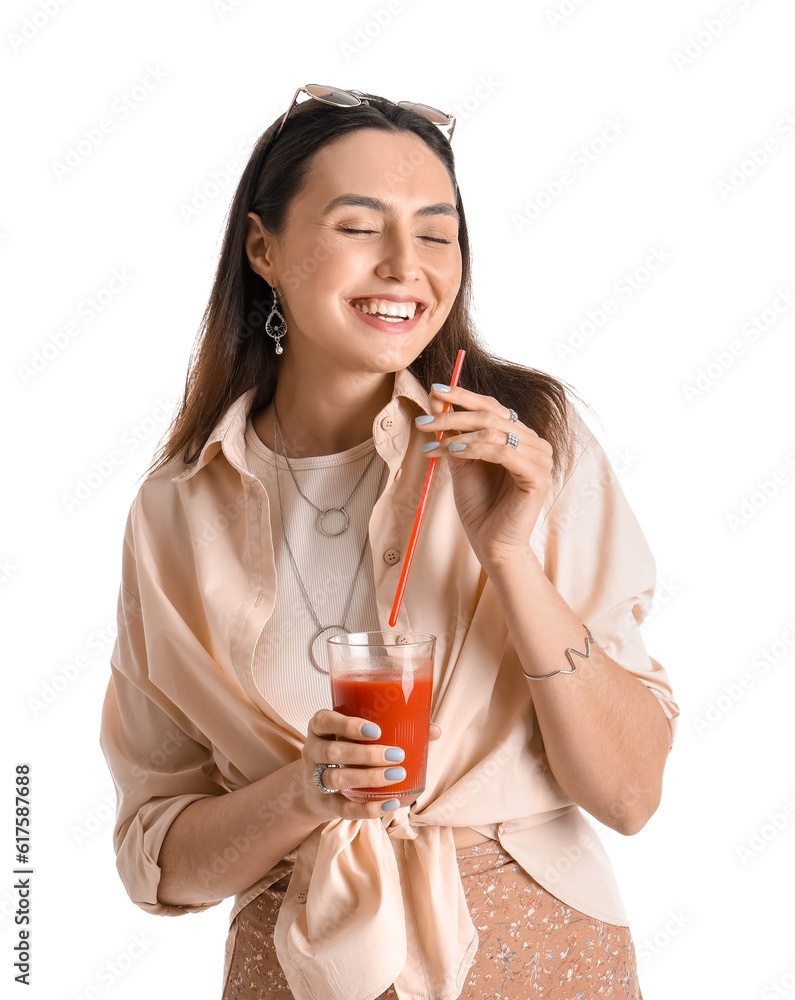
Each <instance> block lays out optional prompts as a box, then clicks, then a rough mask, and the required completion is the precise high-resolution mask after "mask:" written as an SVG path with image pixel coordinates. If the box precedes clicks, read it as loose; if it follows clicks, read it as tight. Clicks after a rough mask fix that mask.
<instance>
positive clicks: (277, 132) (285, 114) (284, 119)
mask: <svg viewBox="0 0 795 1000" xmlns="http://www.w3.org/2000/svg"><path fill="white" fill-rule="evenodd" d="M303 90H304V88H303V87H299V88H298V90H296V92H295V93H294V94H293V99H292V101H290V107H289V108H288V109H287V110H286V111H285V112H284V117H283V118H282V120H281V124H280V125H279V128H278V129H277V131H276V135H275V136H274V137H273V141H274V142H276V140H277V139H278V138H279V133H280V132H281V130H282V129H283V128H284V123H285V122H286V121H287V116H288V115H289V114H290V112H291V111H292V110H293V108H294V107H295V102H296V101H297V100H298V95H299V94H300V93H302V92H303Z"/></svg>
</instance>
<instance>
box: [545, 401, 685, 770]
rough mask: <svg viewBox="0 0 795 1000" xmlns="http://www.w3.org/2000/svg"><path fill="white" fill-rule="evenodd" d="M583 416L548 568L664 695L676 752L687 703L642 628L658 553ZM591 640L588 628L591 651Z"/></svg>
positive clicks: (552, 510) (549, 531)
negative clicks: (676, 693)
mask: <svg viewBox="0 0 795 1000" xmlns="http://www.w3.org/2000/svg"><path fill="white" fill-rule="evenodd" d="M575 421H576V423H577V425H578V428H579V440H580V442H582V441H585V445H584V447H583V446H581V447H580V448H579V449H578V452H577V454H576V455H575V456H574V458H573V461H572V464H571V465H570V467H569V469H568V470H567V474H566V477H565V479H564V482H563V485H562V487H561V489H560V490H559V492H558V493H557V495H556V496H555V497H554V499H553V500H552V503H551V505H550V506H549V508H548V509H547V513H546V516H545V518H544V521H543V524H542V532H543V534H542V545H543V553H542V555H543V566H544V572H545V573H546V575H547V576H548V577H549V579H550V580H551V581H552V582H553V583H554V584H555V587H556V589H557V590H558V592H559V593H560V594H561V596H562V597H563V598H564V600H565V601H566V603H567V604H568V605H569V607H570V608H571V609H572V610H573V611H575V612H577V614H579V615H580V619H581V621H582V623H583V625H585V626H587V627H588V628H589V629H590V631H591V634H592V635H593V637H594V639H595V640H596V642H598V643H599V645H600V646H601V647H602V648H603V649H604V651H605V652H606V653H607V655H608V656H610V657H611V658H612V659H613V660H615V661H616V662H617V663H619V664H620V665H621V666H622V667H624V668H625V669H626V670H628V671H629V673H631V674H632V675H633V676H634V677H637V678H638V679H639V680H640V681H642V682H643V684H645V685H646V687H648V688H649V690H650V691H651V692H652V693H653V694H654V695H655V696H656V698H657V700H658V701H659V703H660V707H661V709H662V711H663V713H664V714H665V717H666V719H667V720H668V727H669V730H670V743H669V752H670V749H671V748H672V747H673V740H674V736H675V733H676V727H677V717H678V715H679V706H678V705H677V704H676V702H675V701H674V698H673V691H672V689H671V684H670V681H669V678H668V674H667V672H666V670H665V669H664V668H663V666H662V665H661V664H660V663H659V662H658V661H657V660H655V659H653V658H652V657H650V656H649V654H648V652H647V651H646V647H645V645H644V642H643V638H642V636H641V633H640V627H639V626H640V625H641V624H642V622H643V621H644V619H645V618H646V617H647V615H648V613H649V610H650V608H651V604H652V600H653V598H654V591H655V587H656V564H655V560H654V556H653V555H652V552H651V550H650V548H649V545H648V542H647V541H646V538H645V537H644V535H643V532H642V530H641V528H640V525H639V523H638V520H637V518H636V517H635V515H634V513H633V511H632V509H631V507H630V506H629V503H628V501H627V498H626V497H625V495H624V493H623V491H622V489H621V487H620V485H619V483H618V479H617V477H616V474H615V472H614V470H613V467H612V466H611V464H610V461H609V459H608V457H607V455H606V454H605V451H604V449H603V448H602V446H601V444H600V443H599V441H598V440H597V438H596V437H595V436H594V435H593V434H591V432H590V430H588V428H587V427H586V425H585V423H584V421H583V420H582V418H581V417H579V415H577V416H576V418H575ZM537 554H538V553H537ZM584 640H585V632H584V631H583V644H582V651H583V652H585V649H586V643H585V641H584Z"/></svg>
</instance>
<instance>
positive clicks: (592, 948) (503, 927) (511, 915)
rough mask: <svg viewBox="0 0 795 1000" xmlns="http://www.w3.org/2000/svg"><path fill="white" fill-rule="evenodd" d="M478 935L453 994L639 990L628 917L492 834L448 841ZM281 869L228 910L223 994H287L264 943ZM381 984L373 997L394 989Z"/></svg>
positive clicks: (268, 939) (231, 997)
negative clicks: (576, 904)
mask: <svg viewBox="0 0 795 1000" xmlns="http://www.w3.org/2000/svg"><path fill="white" fill-rule="evenodd" d="M456 859H457V861H458V867H459V870H460V872H461V879H462V881H463V884H464V890H465V893H466V899H467V903H468V905H469V912H470V913H471V915H472V921H473V923H474V924H475V927H476V928H477V932H478V935H479V937H480V944H479V946H478V950H477V953H476V955H475V959H474V961H473V963H472V966H471V968H470V970H469V975H468V977H467V980H466V982H465V984H464V989H463V991H462V993H461V1000H531V998H532V997H538V998H539V1000H541V998H543V1000H592V998H593V997H597V996H598V997H609V998H610V1000H643V994H642V993H641V991H640V986H639V984H638V973H637V966H636V962H635V947H634V944H633V942H632V937H631V935H630V930H629V928H628V927H622V926H619V925H617V924H606V923H604V921H602V920H597V919H596V918H595V917H591V916H589V915H588V914H586V913H581V912H580V911H579V910H575V909H572V907H570V906H566V905H565V903H562V902H561V901H560V900H559V899H558V898H557V897H556V896H553V895H552V893H550V892H548V891H547V890H546V889H544V888H543V886H541V885H539V884H538V882H536V881H535V879H533V878H531V877H530V876H529V875H528V874H527V873H526V872H525V870H524V869H523V868H521V867H520V866H519V865H518V864H517V863H516V862H515V861H514V859H513V858H512V857H511V856H510V854H507V853H506V852H505V851H504V850H503V849H502V847H500V845H499V844H498V843H497V842H496V841H493V840H488V841H486V842H485V843H483V844H476V845H475V846H474V847H464V848H461V849H460V850H458V851H456ZM288 882H289V878H285V879H280V880H279V881H278V882H275V883H274V884H273V885H272V886H271V887H270V888H269V889H266V890H265V891H264V892H262V893H260V895H259V896H257V897H256V899H253V900H252V901H251V902H250V903H249V904H248V906H246V907H244V908H243V909H242V910H241V911H240V913H238V915H237V916H236V917H235V920H234V922H233V924H232V926H231V927H230V929H229V937H228V938H227V942H226V956H225V968H224V984H225V985H224V991H223V997H222V1000H243V998H244V1000H266V998H268V1000H270V998H281V1000H289V998H291V997H292V996H293V994H292V992H291V991H290V987H289V986H288V985H287V980H286V979H285V978H284V973H283V972H282V969H281V966H280V965H279V961H278V959H277V958H276V951H275V948H274V945H273V928H274V926H275V924H276V918H277V917H278V915H279V907H280V906H281V902H282V899H283V898H284V892H285V890H286V888H287V885H288ZM396 996H397V994H396V993H395V991H394V989H392V987H390V988H389V989H388V990H387V991H386V992H385V993H382V994H381V996H380V997H378V998H377V1000H385V998H387V997H390V998H392V997H396Z"/></svg>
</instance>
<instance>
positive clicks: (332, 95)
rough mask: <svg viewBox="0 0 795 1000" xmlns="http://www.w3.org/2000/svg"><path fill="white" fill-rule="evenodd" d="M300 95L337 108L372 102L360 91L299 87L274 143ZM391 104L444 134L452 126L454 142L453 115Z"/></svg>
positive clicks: (408, 104)
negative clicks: (422, 119)
mask: <svg viewBox="0 0 795 1000" xmlns="http://www.w3.org/2000/svg"><path fill="white" fill-rule="evenodd" d="M299 94H308V95H309V97H312V98H314V99H315V100H316V101H320V102H321V103H323V104H332V105H333V106H334V107H335V108H355V107H358V105H360V104H367V105H368V106H369V104H370V100H371V99H372V98H371V99H370V100H368V99H367V98H365V97H364V95H363V94H362V93H361V91H359V90H340V89H339V88H338V87H324V86H322V84H319V83H308V84H307V85H306V86H305V87H299V88H298V90H296V92H295V96H294V97H293V99H292V101H291V103H290V107H289V108H288V109H287V111H286V112H285V114H284V117H283V118H282V120H281V124H280V125H279V128H278V130H277V132H276V135H275V136H274V137H273V141H274V142H276V140H277V139H278V138H279V133H280V132H281V130H282V129H283V128H284V123H285V122H286V121H287V118H288V116H289V114H290V112H291V111H292V110H293V108H294V107H295V106H296V102H297V100H298V95H299ZM389 103H390V104H397V105H398V106H399V107H401V108H406V109H407V110H409V111H416V112H417V114H419V115H422V116H423V118H427V119H428V121H429V122H433V124H434V125H439V126H441V128H442V132H444V129H445V127H446V126H448V125H449V126H450V132H449V133H445V135H446V137H447V140H448V142H452V141H453V131H454V129H455V118H454V117H453V116H452V115H446V114H445V113H444V111H439V110H438V108H431V107H429V106H428V105H427V104H413V103H412V102H411V101H390V102H389Z"/></svg>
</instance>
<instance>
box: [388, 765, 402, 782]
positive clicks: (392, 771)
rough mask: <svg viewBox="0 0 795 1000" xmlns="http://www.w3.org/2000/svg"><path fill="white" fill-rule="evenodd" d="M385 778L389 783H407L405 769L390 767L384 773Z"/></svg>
mask: <svg viewBox="0 0 795 1000" xmlns="http://www.w3.org/2000/svg"><path fill="white" fill-rule="evenodd" d="M384 777H385V778H386V780H387V781H405V780H406V769H405V768H404V767H388V768H387V769H386V771H384Z"/></svg>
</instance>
